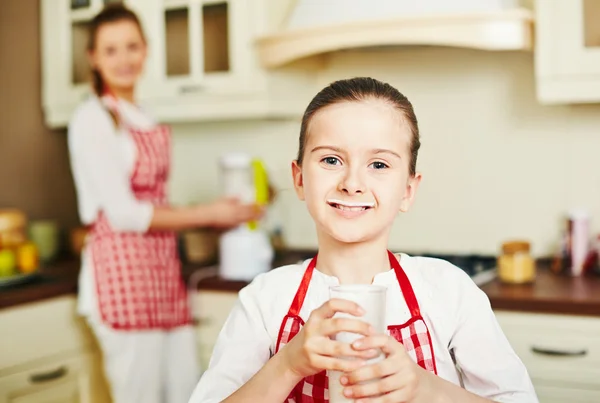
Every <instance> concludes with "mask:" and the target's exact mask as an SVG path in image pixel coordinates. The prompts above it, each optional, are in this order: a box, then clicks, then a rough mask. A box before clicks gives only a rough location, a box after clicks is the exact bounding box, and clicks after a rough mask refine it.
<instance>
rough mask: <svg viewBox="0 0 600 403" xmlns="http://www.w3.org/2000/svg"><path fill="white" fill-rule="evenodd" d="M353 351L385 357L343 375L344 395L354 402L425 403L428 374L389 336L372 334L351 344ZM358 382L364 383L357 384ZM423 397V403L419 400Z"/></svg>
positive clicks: (341, 380)
mask: <svg viewBox="0 0 600 403" xmlns="http://www.w3.org/2000/svg"><path fill="white" fill-rule="evenodd" d="M352 347H353V348H354V349H355V350H357V351H368V350H370V349H381V351H383V352H384V353H385V355H386V358H385V359H384V360H383V361H381V362H378V363H376V364H373V365H369V366H365V367H363V368H359V369H356V370H354V371H352V372H350V373H348V374H344V375H343V376H342V377H341V379H340V382H341V383H342V385H344V396H346V397H349V398H353V399H355V402H356V403H359V402H360V403H364V402H369V403H385V402H395V403H396V402H402V403H404V402H407V403H408V402H418V401H433V400H427V399H428V398H427V397H425V396H424V394H425V393H428V392H427V391H428V389H430V388H428V387H427V386H425V384H427V383H428V381H429V376H428V375H429V373H428V372H427V371H425V370H424V369H423V368H421V367H420V366H418V365H417V364H416V363H415V362H414V361H413V360H412V358H410V356H409V355H408V353H407V352H406V350H405V349H404V346H403V345H402V344H401V343H399V342H398V341H396V339H394V338H393V337H391V336H387V335H376V336H372V337H366V338H364V339H359V340H357V341H355V342H354V343H352ZM359 382H368V383H365V384H362V385H359ZM422 398H423V400H422Z"/></svg>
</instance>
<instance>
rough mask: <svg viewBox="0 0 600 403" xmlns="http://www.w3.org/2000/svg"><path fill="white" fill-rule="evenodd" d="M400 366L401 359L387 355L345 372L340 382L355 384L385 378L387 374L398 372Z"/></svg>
mask: <svg viewBox="0 0 600 403" xmlns="http://www.w3.org/2000/svg"><path fill="white" fill-rule="evenodd" d="M401 368H402V361H400V362H399V360H398V359H395V358H394V357H388V358H386V359H384V360H383V361H381V362H378V363H375V364H371V365H365V366H363V367H361V368H358V369H356V370H354V371H352V372H350V373H348V374H345V375H344V377H343V379H342V382H344V381H345V383H343V384H346V385H355V384H357V383H360V382H368V381H371V380H374V379H379V378H385V377H387V376H389V375H392V374H395V373H396V372H399V371H400V369H401Z"/></svg>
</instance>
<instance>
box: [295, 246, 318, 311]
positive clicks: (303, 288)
mask: <svg viewBox="0 0 600 403" xmlns="http://www.w3.org/2000/svg"><path fill="white" fill-rule="evenodd" d="M316 265H317V256H315V257H313V258H312V259H311V260H310V263H309V264H308V267H307V268H306V270H305V271H304V276H302V281H301V282H300V286H299V287H298V291H296V296H295V297H294V300H293V301H292V305H291V306H290V310H289V311H288V315H293V316H300V309H302V304H304V298H305V297H306V293H307V292H308V286H309V284H310V279H311V278H312V274H313V271H314V269H315V266H316Z"/></svg>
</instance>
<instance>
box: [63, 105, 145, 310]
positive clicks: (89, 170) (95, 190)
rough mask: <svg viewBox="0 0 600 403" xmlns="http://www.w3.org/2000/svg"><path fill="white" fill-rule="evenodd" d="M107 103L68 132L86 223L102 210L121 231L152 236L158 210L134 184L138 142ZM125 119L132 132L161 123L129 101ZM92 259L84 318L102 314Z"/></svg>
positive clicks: (82, 286)
mask: <svg viewBox="0 0 600 403" xmlns="http://www.w3.org/2000/svg"><path fill="white" fill-rule="evenodd" d="M107 103H108V100H107V99H106V98H102V99H101V98H98V97H96V96H92V97H90V98H89V99H88V100H87V101H85V102H84V103H82V104H81V105H80V106H79V107H78V108H77V110H76V111H75V113H74V115H73V118H72V119H71V121H70V123H69V128H68V146H69V155H70V159H71V170H72V172H73V178H74V180H75V189H76V191H77V199H78V205H79V216H80V219H81V222H82V223H84V224H91V223H93V222H94V220H95V219H96V217H97V215H98V212H99V211H100V210H102V211H104V213H105V214H106V217H107V218H108V220H109V222H110V225H111V227H112V228H114V229H115V230H117V231H134V232H146V231H147V229H148V227H149V226H150V221H151V220H152V215H153V213H154V207H153V205H152V204H151V203H150V202H146V201H140V200H138V199H137V198H136V197H135V195H134V194H133V191H132V189H131V185H130V176H131V174H132V172H133V169H134V166H135V160H136V156H137V155H136V154H137V150H136V146H135V143H134V140H133V139H132V138H131V136H130V135H129V133H128V131H126V130H121V129H119V130H117V129H116V128H115V124H114V122H113V120H112V118H111V116H110V114H109V113H108V110H107V109H106V104H107ZM116 107H117V110H118V112H119V119H121V121H122V122H123V123H124V124H125V125H127V126H130V127H134V128H140V129H147V128H151V127H153V126H154V125H156V122H155V121H154V120H153V119H152V118H151V117H150V116H148V114H146V113H145V112H144V111H143V110H142V109H140V108H139V107H137V106H136V105H133V104H131V103H129V102H127V101H125V100H123V99H119V100H118V101H117V103H116ZM91 264H92V260H91V258H90V256H89V253H87V251H86V248H84V250H83V251H82V267H81V271H80V275H79V307H78V310H79V312H80V313H81V314H83V315H90V314H91V315H96V311H97V306H96V302H95V301H96V300H95V290H94V283H93V276H92V275H91V274H92V273H91V267H92V266H91Z"/></svg>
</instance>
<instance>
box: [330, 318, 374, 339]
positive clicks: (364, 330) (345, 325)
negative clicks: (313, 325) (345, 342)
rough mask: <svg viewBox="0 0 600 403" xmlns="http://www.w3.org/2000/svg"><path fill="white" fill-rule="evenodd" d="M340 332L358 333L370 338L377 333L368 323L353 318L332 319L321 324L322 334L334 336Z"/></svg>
mask: <svg viewBox="0 0 600 403" xmlns="http://www.w3.org/2000/svg"><path fill="white" fill-rule="evenodd" d="M340 332H350V333H358V334H362V335H363V336H369V335H371V334H373V333H375V329H373V327H372V326H371V325H369V324H368V323H367V322H365V321H362V320H359V319H352V318H331V319H326V320H324V321H323V322H322V323H321V334H323V335H324V336H333V335H334V334H336V333H340Z"/></svg>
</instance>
